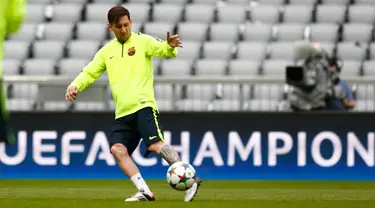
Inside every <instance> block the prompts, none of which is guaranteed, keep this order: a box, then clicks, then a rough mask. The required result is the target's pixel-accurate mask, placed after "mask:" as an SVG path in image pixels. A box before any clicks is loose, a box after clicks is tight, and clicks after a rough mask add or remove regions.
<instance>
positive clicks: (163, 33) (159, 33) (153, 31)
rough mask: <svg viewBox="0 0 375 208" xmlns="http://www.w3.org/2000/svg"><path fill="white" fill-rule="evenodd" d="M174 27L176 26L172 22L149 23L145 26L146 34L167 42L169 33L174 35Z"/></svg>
mask: <svg viewBox="0 0 375 208" xmlns="http://www.w3.org/2000/svg"><path fill="white" fill-rule="evenodd" d="M174 27H175V25H174V24H173V23H170V22H147V23H145V25H144V32H145V33H146V34H148V35H151V36H155V37H158V38H161V39H163V40H165V39H166V37H167V32H168V31H169V32H171V33H173V30H174Z"/></svg>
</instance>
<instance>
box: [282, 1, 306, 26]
mask: <svg viewBox="0 0 375 208" xmlns="http://www.w3.org/2000/svg"><path fill="white" fill-rule="evenodd" d="M312 12H313V7H312V6H310V5H302V4H297V5H294V4H293V5H287V6H285V9H284V13H283V21H284V22H288V23H304V24H306V23H309V22H310V21H311V20H312Z"/></svg>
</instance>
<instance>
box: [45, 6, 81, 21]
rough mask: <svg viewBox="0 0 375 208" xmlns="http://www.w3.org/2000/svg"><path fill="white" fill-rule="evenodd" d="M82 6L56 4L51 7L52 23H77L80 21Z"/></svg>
mask: <svg viewBox="0 0 375 208" xmlns="http://www.w3.org/2000/svg"><path fill="white" fill-rule="evenodd" d="M82 10H83V5H77V4H74V3H67V4H57V5H55V6H54V7H53V18H52V19H53V21H54V22H77V21H80V20H81V18H82V17H81V14H82Z"/></svg>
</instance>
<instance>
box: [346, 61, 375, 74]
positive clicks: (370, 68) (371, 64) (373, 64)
mask: <svg viewBox="0 0 375 208" xmlns="http://www.w3.org/2000/svg"><path fill="white" fill-rule="evenodd" d="M344 64H345V63H344ZM374 69H375V60H370V61H365V62H363V73H364V75H365V76H374V75H375V71H374Z"/></svg>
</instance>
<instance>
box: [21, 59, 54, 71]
mask: <svg viewBox="0 0 375 208" xmlns="http://www.w3.org/2000/svg"><path fill="white" fill-rule="evenodd" d="M23 73H24V74H25V75H53V74H55V61H54V60H53V59H35V58H34V59H28V60H26V61H25V63H24V66H23Z"/></svg>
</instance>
